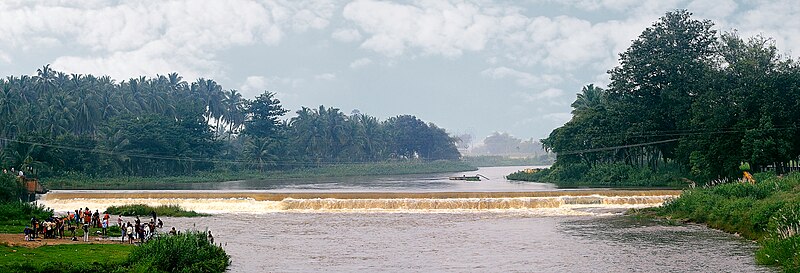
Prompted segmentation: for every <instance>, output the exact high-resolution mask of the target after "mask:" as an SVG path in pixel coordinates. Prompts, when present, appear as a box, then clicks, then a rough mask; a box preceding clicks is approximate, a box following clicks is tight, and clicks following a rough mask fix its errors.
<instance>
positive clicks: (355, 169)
mask: <svg viewBox="0 0 800 273" xmlns="http://www.w3.org/2000/svg"><path fill="white" fill-rule="evenodd" d="M473 170H476V168H475V167H473V166H471V165H469V164H467V163H464V162H459V161H443V160H442V161H428V162H424V161H406V162H376V163H363V164H342V165H327V166H321V167H316V168H298V169H294V170H287V171H264V172H260V171H257V170H242V171H236V172H234V171H228V170H225V171H210V172H198V173H196V174H194V175H188V176H168V177H138V176H126V177H90V176H86V175H80V174H71V175H67V176H62V177H50V178H43V179H41V181H42V183H43V184H45V186H46V187H47V188H49V189H87V188H90V189H116V188H137V187H140V186H147V185H158V184H174V183H203V182H223V181H234V180H279V179H298V178H317V177H348V176H372V175H404V174H426V173H447V172H462V171H473Z"/></svg>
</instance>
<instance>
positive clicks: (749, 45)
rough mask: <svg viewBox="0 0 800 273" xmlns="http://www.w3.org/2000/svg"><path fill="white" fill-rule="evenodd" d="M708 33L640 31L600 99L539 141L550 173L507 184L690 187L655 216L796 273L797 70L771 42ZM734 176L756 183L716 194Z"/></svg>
mask: <svg viewBox="0 0 800 273" xmlns="http://www.w3.org/2000/svg"><path fill="white" fill-rule="evenodd" d="M713 26H714V24H713V23H712V22H711V21H709V20H696V19H693V18H692V16H691V13H689V12H687V11H685V10H677V11H673V12H669V13H667V14H666V15H665V16H664V17H662V18H660V19H659V20H658V21H657V22H655V23H654V24H653V25H652V26H651V27H649V28H647V29H645V30H644V31H643V32H642V34H641V35H640V36H639V37H638V38H637V39H636V40H634V41H633V44H632V45H631V46H630V47H629V48H628V49H627V50H626V51H625V52H623V53H622V54H620V60H619V63H620V65H619V66H617V67H615V68H613V69H611V70H610V71H609V75H610V78H611V82H610V84H609V85H608V88H607V89H603V88H600V87H597V86H594V85H592V84H590V85H587V86H585V87H583V89H582V90H581V91H580V93H578V95H577V98H576V100H575V101H574V102H573V103H572V108H573V110H572V114H573V115H572V118H571V119H570V120H569V121H568V122H567V123H566V124H564V125H563V126H561V127H559V128H556V129H555V130H553V131H552V132H551V133H550V135H549V136H548V137H547V138H546V139H543V140H542V144H543V145H544V146H545V148H546V149H548V150H549V151H551V152H554V153H556V154H557V158H556V162H555V163H554V164H553V165H552V167H551V168H549V169H545V170H542V171H539V172H518V173H514V174H511V175H509V176H508V178H509V179H515V180H525V181H537V182H552V183H556V184H557V185H559V186H562V187H571V186H603V187H631V186H681V187H685V188H690V189H688V190H686V191H685V192H684V193H683V194H682V195H681V196H680V197H679V198H677V199H675V200H674V201H671V202H668V203H666V204H665V205H664V206H663V207H662V208H657V209H654V210H652V211H651V213H653V214H655V215H660V216H663V217H669V218H673V219H681V220H686V221H692V222H698V223H706V224H707V225H708V226H709V227H712V228H718V229H721V230H725V231H728V232H732V233H737V234H740V235H741V236H743V237H745V238H748V239H752V240H757V241H758V242H759V244H760V246H761V248H760V249H759V250H758V252H757V253H756V258H757V260H758V262H759V263H762V264H768V265H779V266H781V267H782V268H783V270H785V271H786V272H800V255H798V253H800V235H798V229H799V228H800V227H799V226H800V174H798V173H796V172H792V171H797V170H798V163H797V160H798V158H800V107H798V105H800V65H798V62H796V61H795V60H793V59H791V58H790V57H786V56H784V55H781V54H780V53H779V52H778V50H777V48H776V47H775V43H774V41H773V40H771V39H769V38H764V37H760V36H757V37H753V38H749V39H742V38H740V37H739V36H738V34H737V33H736V32H729V33H723V34H721V35H720V34H718V33H717V31H716V30H714V29H713ZM743 162H744V164H743ZM739 166H748V168H747V169H749V167H752V169H753V170H755V171H757V172H761V173H757V174H756V175H755V177H756V181H758V182H757V183H756V184H754V185H751V184H749V183H723V182H724V181H737V179H736V177H741V176H742V173H741V170H740V169H739V168H738V167H739ZM775 173H777V174H781V175H783V176H776V175H775ZM787 173H788V174H787ZM696 181H699V182H700V183H698V182H696ZM705 181H712V182H711V183H710V184H708V185H706V186H701V187H696V188H692V186H697V185H698V184H700V185H702V184H705V183H703V182H705ZM720 181H723V182H720ZM717 184H719V185H717Z"/></svg>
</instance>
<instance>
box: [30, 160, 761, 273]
mask: <svg viewBox="0 0 800 273" xmlns="http://www.w3.org/2000/svg"><path fill="white" fill-rule="evenodd" d="M520 168H521V167H493V168H481V169H480V170H478V171H476V172H467V173H457V174H439V175H413V176H394V177H382V178H367V177H361V178H348V179H328V180H325V179H319V180H315V181H303V183H296V182H297V181H294V182H295V183H293V182H292V181H279V182H277V183H276V181H267V182H259V181H234V182H227V183H222V184H219V185H211V184H209V185H204V186H200V189H197V188H195V189H192V190H186V189H183V190H163V189H161V190H149V191H54V192H53V193H50V194H48V195H45V196H43V197H42V198H41V200H40V202H42V203H44V204H46V205H48V206H51V207H53V208H55V209H56V210H57V211H66V210H72V209H76V208H78V207H86V206H89V207H90V208H92V209H94V208H100V209H102V208H104V207H106V206H109V205H117V204H127V203H149V204H153V205H156V204H180V205H181V206H184V207H187V208H190V209H194V210H198V211H206V212H211V213H213V215H212V216H208V217H201V218H164V222H165V224H166V227H165V228H168V227H171V226H175V227H176V228H178V229H189V228H193V229H200V230H205V229H208V230H211V231H213V233H214V234H215V238H216V242H217V243H219V244H221V245H222V246H223V247H224V248H225V250H226V251H227V252H228V253H229V254H230V255H231V258H232V261H233V264H232V265H231V267H230V272H320V271H327V272H376V271H380V272H409V271H410V272H467V271H472V272H772V270H773V269H770V268H766V267H762V266H758V265H756V264H755V261H754V258H753V250H754V249H755V247H756V245H755V244H754V243H752V242H750V241H747V240H743V239H741V238H739V237H736V236H734V235H730V234H726V233H723V232H720V231H716V230H711V229H708V228H705V227H703V226H700V225H677V226H676V225H668V224H664V223H661V222H656V221H652V220H641V219H633V218H631V217H626V216H622V215H621V213H622V212H624V211H625V210H626V209H628V208H640V207H649V206H655V205H658V204H661V203H662V202H664V201H665V200H668V199H669V198H671V196H674V195H675V194H677V192H674V191H663V190H662V191H618V190H591V191H587V190H571V191H564V190H558V189H556V188H555V187H553V186H552V185H550V184H543V183H517V182H511V181H507V180H505V179H504V178H503V175H505V174H508V173H510V172H512V171H514V170H518V169H520ZM476 173H480V174H482V175H485V176H487V177H488V178H489V180H484V181H480V182H464V181H451V180H448V179H447V176H460V175H473V174H476Z"/></svg>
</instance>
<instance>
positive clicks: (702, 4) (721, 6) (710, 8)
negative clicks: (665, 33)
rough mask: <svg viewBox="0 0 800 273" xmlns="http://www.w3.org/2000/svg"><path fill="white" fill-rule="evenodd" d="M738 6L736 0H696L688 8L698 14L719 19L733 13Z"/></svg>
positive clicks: (715, 19)
mask: <svg viewBox="0 0 800 273" xmlns="http://www.w3.org/2000/svg"><path fill="white" fill-rule="evenodd" d="M738 6H739V5H738V4H736V1H734V0H695V1H692V3H690V4H689V6H688V7H687V9H688V10H689V11H690V12H694V13H695V14H697V16H700V17H703V18H706V19H712V20H714V21H718V20H722V19H725V18H726V17H728V16H730V15H731V14H733V13H734V12H735V11H736V8H737V7H738Z"/></svg>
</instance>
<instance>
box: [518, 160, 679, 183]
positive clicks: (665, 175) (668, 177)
mask: <svg viewBox="0 0 800 273" xmlns="http://www.w3.org/2000/svg"><path fill="white" fill-rule="evenodd" d="M686 177H689V175H687V174H685V173H683V172H682V171H681V168H680V167H678V166H674V165H669V164H667V165H666V166H662V167H661V168H659V169H657V170H655V171H654V170H652V169H650V168H649V167H635V166H631V165H627V164H596V165H594V166H593V167H591V168H590V167H589V166H587V165H586V164H569V165H566V166H565V165H563V164H562V165H553V166H552V167H550V168H546V169H541V170H538V171H536V172H525V171H518V172H515V173H511V174H509V175H508V176H507V177H506V178H507V179H509V180H515V181H526V182H540V183H553V184H555V185H556V186H558V187H559V188H579V187H603V188H607V187H611V188H638V187H658V188H685V187H687V186H689V184H691V183H692V182H691V180H687V179H686Z"/></svg>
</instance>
